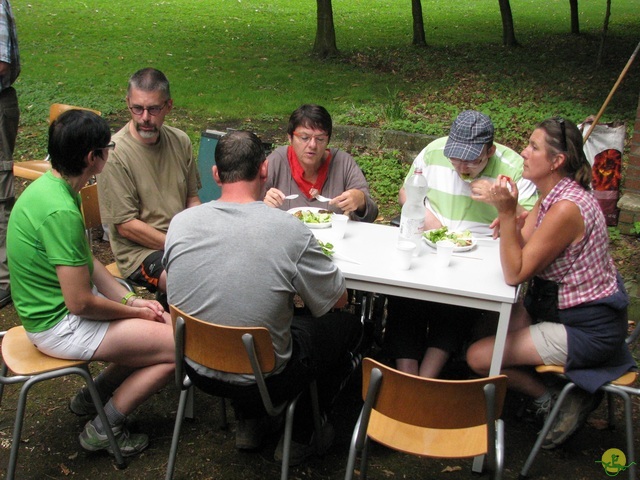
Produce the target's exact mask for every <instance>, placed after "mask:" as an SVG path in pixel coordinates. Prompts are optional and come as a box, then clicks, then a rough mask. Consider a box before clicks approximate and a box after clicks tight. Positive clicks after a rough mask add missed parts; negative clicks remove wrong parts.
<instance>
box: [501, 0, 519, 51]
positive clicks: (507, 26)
mask: <svg viewBox="0 0 640 480" xmlns="http://www.w3.org/2000/svg"><path fill="white" fill-rule="evenodd" d="M498 2H499V3H500V15H501V16H502V44H503V45H504V46H506V47H516V46H518V41H517V40H516V34H515V31H514V30H513V15H512V14H511V4H510V3H509V0H498Z"/></svg>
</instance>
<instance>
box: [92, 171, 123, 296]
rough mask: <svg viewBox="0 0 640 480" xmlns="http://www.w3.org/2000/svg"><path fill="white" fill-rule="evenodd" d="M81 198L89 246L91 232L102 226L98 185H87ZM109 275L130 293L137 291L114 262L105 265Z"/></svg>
mask: <svg viewBox="0 0 640 480" xmlns="http://www.w3.org/2000/svg"><path fill="white" fill-rule="evenodd" d="M80 198H81V199H82V216H83V218H84V227H85V229H86V230H87V238H88V240H89V245H91V243H92V240H93V238H92V235H91V231H92V229H94V228H97V227H100V226H102V219H101V217H100V201H99V198H98V184H97V183H94V184H92V185H87V186H85V187H82V190H80ZM105 267H106V268H107V270H108V271H109V273H111V275H113V276H114V278H115V279H116V280H118V281H119V282H120V283H121V284H122V285H124V286H125V287H126V288H127V289H128V290H129V291H131V292H134V291H135V285H133V284H132V283H131V282H130V281H129V280H127V279H125V278H123V277H122V274H121V273H120V269H119V268H118V264H117V263H116V262H112V263H110V264H108V265H105Z"/></svg>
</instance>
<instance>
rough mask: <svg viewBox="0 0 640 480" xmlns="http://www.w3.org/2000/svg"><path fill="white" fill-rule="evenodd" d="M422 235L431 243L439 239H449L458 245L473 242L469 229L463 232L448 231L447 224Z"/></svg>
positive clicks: (462, 245)
mask: <svg viewBox="0 0 640 480" xmlns="http://www.w3.org/2000/svg"><path fill="white" fill-rule="evenodd" d="M422 235H423V236H424V238H426V239H427V240H429V242H431V243H433V244H436V243H438V242H439V241H440V240H450V241H452V242H453V243H455V244H456V246H458V247H467V246H469V245H472V243H473V238H472V237H471V232H470V231H469V230H465V231H464V232H450V231H449V228H448V227H447V226H444V227H440V228H436V229H434V230H429V231H428V232H424V233H423V234H422Z"/></svg>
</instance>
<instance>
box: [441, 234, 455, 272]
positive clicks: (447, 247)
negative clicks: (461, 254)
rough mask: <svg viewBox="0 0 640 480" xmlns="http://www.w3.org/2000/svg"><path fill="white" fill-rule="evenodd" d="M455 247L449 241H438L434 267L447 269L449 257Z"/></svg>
mask: <svg viewBox="0 0 640 480" xmlns="http://www.w3.org/2000/svg"><path fill="white" fill-rule="evenodd" d="M455 246H456V245H455V244H454V243H453V242H451V241H449V240H440V241H439V242H437V243H436V252H437V253H436V265H438V266H440V267H448V266H449V263H450V262H451V255H452V254H453V249H454V247H455Z"/></svg>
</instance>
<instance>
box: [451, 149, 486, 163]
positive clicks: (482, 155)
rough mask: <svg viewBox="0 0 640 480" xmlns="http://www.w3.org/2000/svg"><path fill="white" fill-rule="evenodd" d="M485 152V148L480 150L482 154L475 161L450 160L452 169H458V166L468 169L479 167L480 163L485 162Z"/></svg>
mask: <svg viewBox="0 0 640 480" xmlns="http://www.w3.org/2000/svg"><path fill="white" fill-rule="evenodd" d="M485 151H486V147H485V148H484V149H483V150H482V153H481V154H480V156H479V157H478V158H476V159H475V160H460V159H458V158H450V159H449V161H450V162H451V164H452V165H453V166H454V167H458V166H460V165H467V166H468V167H471V168H473V167H479V166H480V165H482V162H484V161H485V157H486V155H485V154H484V153H485Z"/></svg>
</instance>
